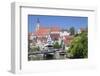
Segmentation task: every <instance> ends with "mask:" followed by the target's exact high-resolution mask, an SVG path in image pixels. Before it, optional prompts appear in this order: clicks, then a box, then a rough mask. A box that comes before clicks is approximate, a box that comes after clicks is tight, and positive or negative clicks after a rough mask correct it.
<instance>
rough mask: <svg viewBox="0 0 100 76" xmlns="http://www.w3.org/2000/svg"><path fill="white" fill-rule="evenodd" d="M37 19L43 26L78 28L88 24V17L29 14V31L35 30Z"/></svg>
mask: <svg viewBox="0 0 100 76" xmlns="http://www.w3.org/2000/svg"><path fill="white" fill-rule="evenodd" d="M37 20H39V22H40V26H41V27H59V28H61V29H69V28H70V27H74V28H75V29H76V30H78V29H80V28H87V26H88V17H76V16H48V15H28V32H34V31H35V28H36V25H37Z"/></svg>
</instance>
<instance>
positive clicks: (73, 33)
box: [69, 27, 75, 35]
mask: <svg viewBox="0 0 100 76" xmlns="http://www.w3.org/2000/svg"><path fill="white" fill-rule="evenodd" d="M69 31H70V35H75V28H74V27H71V28H70V29H69Z"/></svg>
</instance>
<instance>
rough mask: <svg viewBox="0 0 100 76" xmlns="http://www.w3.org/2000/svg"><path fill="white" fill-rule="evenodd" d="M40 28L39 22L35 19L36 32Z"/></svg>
mask: <svg viewBox="0 0 100 76" xmlns="http://www.w3.org/2000/svg"><path fill="white" fill-rule="evenodd" d="M39 28H40V20H39V18H37V23H36V31H37V30H39Z"/></svg>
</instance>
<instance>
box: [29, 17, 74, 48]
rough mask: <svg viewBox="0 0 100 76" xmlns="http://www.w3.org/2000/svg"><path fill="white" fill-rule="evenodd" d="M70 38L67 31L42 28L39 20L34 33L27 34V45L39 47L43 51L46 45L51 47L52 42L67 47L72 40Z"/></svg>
mask: <svg viewBox="0 0 100 76" xmlns="http://www.w3.org/2000/svg"><path fill="white" fill-rule="evenodd" d="M72 38H73V37H72V36H70V33H69V32H68V31H67V30H62V29H60V28H59V27H56V26H53V27H42V26H41V24H40V21H39V19H37V24H36V29H35V32H32V33H29V45H30V47H31V46H39V47H40V48H41V49H44V48H45V46H46V45H48V44H49V45H53V43H54V42H56V41H57V42H59V44H61V42H62V41H63V43H64V44H65V45H68V44H69V43H70V41H71V40H72Z"/></svg>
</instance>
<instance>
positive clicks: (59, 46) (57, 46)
mask: <svg viewBox="0 0 100 76" xmlns="http://www.w3.org/2000/svg"><path fill="white" fill-rule="evenodd" d="M53 48H55V49H59V48H61V45H59V43H58V42H55V43H54V44H53Z"/></svg>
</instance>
